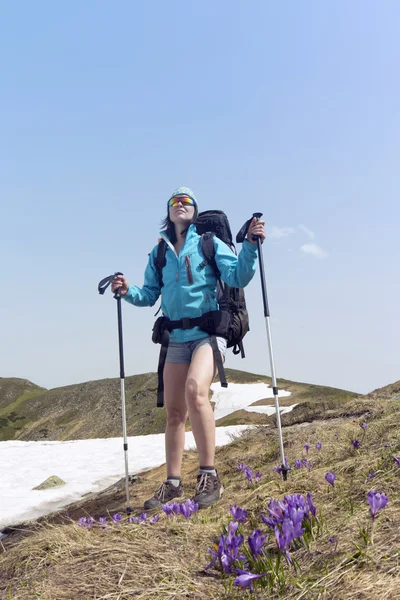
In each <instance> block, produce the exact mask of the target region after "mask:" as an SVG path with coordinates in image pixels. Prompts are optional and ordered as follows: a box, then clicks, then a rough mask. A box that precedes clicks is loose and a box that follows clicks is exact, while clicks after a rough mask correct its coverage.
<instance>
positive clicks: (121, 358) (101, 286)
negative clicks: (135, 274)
mask: <svg viewBox="0 0 400 600" xmlns="http://www.w3.org/2000/svg"><path fill="white" fill-rule="evenodd" d="M118 275H123V273H114V275H109V276H108V277H105V278H104V279H102V280H101V281H100V283H99V285H98V287H97V289H98V291H99V294H104V292H105V291H106V289H107V288H108V286H109V285H110V284H111V283H112V282H113V281H114V279H115V278H116V277H117V276H118ZM114 298H115V299H116V301H117V316H118V344H119V375H120V379H121V406H122V435H123V438H124V459H125V491H126V512H127V513H128V514H129V513H130V512H132V508H131V504H130V497H129V468H128V438H127V435H126V408H125V368H124V345H123V337H122V309H121V289H120V288H118V289H117V290H115V293H114Z"/></svg>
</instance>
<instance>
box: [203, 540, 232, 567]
mask: <svg viewBox="0 0 400 600" xmlns="http://www.w3.org/2000/svg"><path fill="white" fill-rule="evenodd" d="M208 552H209V553H210V554H211V556H212V560H211V562H210V563H209V564H208V565H207V566H206V567H205V569H206V570H207V569H210V568H211V567H212V566H213V565H214V564H215V563H216V562H217V560H218V561H219V563H220V565H221V567H222V570H223V571H224V573H231V571H232V567H231V560H230V557H229V556H228V555H227V552H226V549H225V536H223V535H222V533H221V535H220V536H219V543H218V545H217V544H214V549H213V550H211V549H210V548H209V549H208Z"/></svg>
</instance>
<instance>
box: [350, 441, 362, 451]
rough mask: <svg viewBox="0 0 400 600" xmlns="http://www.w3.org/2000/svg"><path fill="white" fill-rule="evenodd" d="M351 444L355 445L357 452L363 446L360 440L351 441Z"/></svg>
mask: <svg viewBox="0 0 400 600" xmlns="http://www.w3.org/2000/svg"><path fill="white" fill-rule="evenodd" d="M351 443H352V444H353V448H354V449H355V450H357V449H358V448H359V447H360V446H361V444H360V442H359V441H358V440H351Z"/></svg>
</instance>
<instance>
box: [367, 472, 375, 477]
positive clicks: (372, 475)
mask: <svg viewBox="0 0 400 600" xmlns="http://www.w3.org/2000/svg"><path fill="white" fill-rule="evenodd" d="M375 475H376V471H371V473H369V474H368V475H367V477H368V479H373V478H374V477H375Z"/></svg>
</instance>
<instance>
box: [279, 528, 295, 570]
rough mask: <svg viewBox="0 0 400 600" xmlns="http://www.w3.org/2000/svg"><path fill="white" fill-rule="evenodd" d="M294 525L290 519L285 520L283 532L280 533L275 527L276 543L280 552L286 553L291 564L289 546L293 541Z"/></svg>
mask: <svg viewBox="0 0 400 600" xmlns="http://www.w3.org/2000/svg"><path fill="white" fill-rule="evenodd" d="M292 534H293V523H292V522H291V521H290V520H289V519H285V520H284V521H283V523H282V531H280V529H279V527H277V526H276V527H275V537H276V542H277V544H278V548H279V550H281V551H283V552H285V555H286V558H287V560H288V562H289V563H290V564H291V563H292V559H291V558H290V554H289V551H288V546H289V544H290V542H291V541H292V540H293V537H292Z"/></svg>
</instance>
